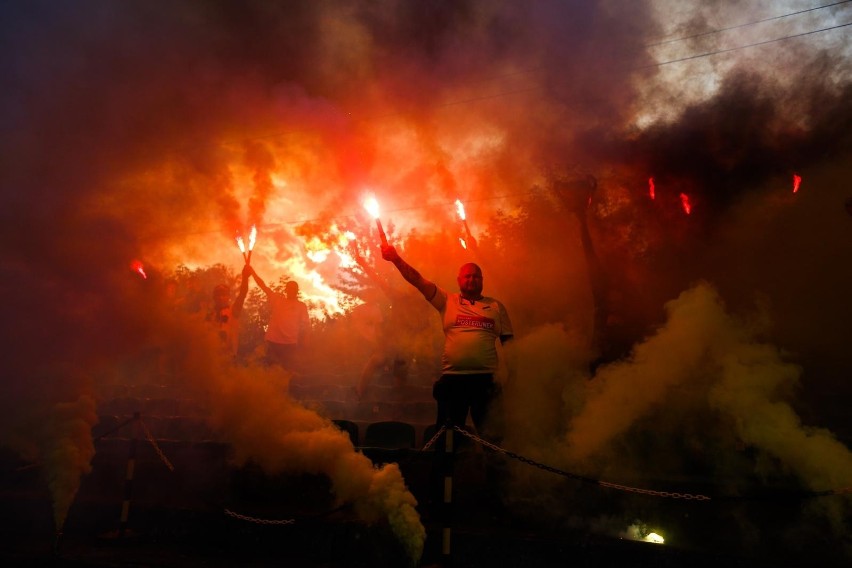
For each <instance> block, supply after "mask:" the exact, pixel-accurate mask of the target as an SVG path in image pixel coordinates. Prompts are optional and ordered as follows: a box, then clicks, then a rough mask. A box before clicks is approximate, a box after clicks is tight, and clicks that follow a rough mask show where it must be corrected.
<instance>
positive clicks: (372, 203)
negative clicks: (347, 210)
mask: <svg viewBox="0 0 852 568" xmlns="http://www.w3.org/2000/svg"><path fill="white" fill-rule="evenodd" d="M364 209H366V210H367V213H369V214H370V216H371V217H372V218H373V219H375V220H376V227H377V228H378V229H379V237H380V238H381V239H382V246H388V238H387V236H386V235H385V229H384V227H382V222H381V220H380V219H379V202H378V201H376V198H375V197H368V198H367V199H365V200H364Z"/></svg>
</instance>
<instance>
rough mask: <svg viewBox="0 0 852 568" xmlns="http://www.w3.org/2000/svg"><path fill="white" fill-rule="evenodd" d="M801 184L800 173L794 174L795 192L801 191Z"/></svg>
mask: <svg viewBox="0 0 852 568" xmlns="http://www.w3.org/2000/svg"><path fill="white" fill-rule="evenodd" d="M800 185H802V176H800V175H799V174H793V193H796V192H798V191H799V186H800Z"/></svg>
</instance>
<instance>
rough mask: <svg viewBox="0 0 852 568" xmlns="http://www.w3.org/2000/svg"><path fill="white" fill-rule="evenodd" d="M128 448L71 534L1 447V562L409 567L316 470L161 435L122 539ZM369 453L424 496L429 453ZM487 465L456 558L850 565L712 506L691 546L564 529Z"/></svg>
mask: <svg viewBox="0 0 852 568" xmlns="http://www.w3.org/2000/svg"><path fill="white" fill-rule="evenodd" d="M146 447H147V449H146ZM126 449H127V440H101V441H99V442H98V453H97V455H96V458H95V460H94V462H93V467H94V469H93V471H92V473H91V474H89V475H87V476H86V477H85V478H84V480H83V485H82V487H81V489H80V492H79V493H78V495H77V498H76V500H75V502H74V505H73V506H72V507H71V510H70V511H69V515H68V519H67V521H66V525H65V530H64V533H63V535H62V537H61V539H57V537H56V535H55V532H54V527H53V518H52V508H51V501H50V497H49V494H48V491H47V487H46V485H45V484H44V483H43V481H42V474H41V472H40V471H39V468H37V467H27V466H26V465H25V464H22V463H20V462H16V460H15V458H14V457H13V456H9V455H5V456H3V457H4V459H2V460H0V461H2V463H3V466H4V467H3V470H2V471H3V472H4V480H3V489H2V492H0V510H2V511H3V514H2V524H0V550H2V552H1V553H0V565H2V566H56V567H60V566H61V567H92V568H95V567H116V568H118V567H121V568H130V567H134V568H135V567H154V566H164V567H175V568H194V567H211V568H218V567H225V566H245V567H264V566H282V565H283V566H291V567H297V568H301V567H326V568H333V567H334V568H336V567H352V568H360V567H373V566H406V565H410V564H409V562H408V561H407V560H406V558H405V555H404V553H403V551H402V549H401V547H400V545H399V543H398V542H397V540H396V539H395V538H394V536H393V535H392V533H391V532H390V529H389V528H388V527H387V526H384V525H374V526H367V525H365V524H364V523H362V522H360V521H358V520H357V519H356V518H355V516H354V515H353V514H352V512H351V511H349V510H347V509H346V508H342V509H335V508H334V505H333V503H332V502H331V500H330V498H329V492H328V482H327V481H326V480H325V479H323V478H321V477H316V476H306V475H303V476H284V475H280V476H272V477H270V476H267V475H265V474H264V473H263V472H261V471H260V470H259V469H257V468H254V467H251V466H245V467H241V468H235V467H233V466H232V465H229V462H228V454H229V448H228V447H227V446H225V445H223V444H219V443H213V442H208V443H180V442H174V443H168V442H163V443H162V450H163V452H164V453H165V454H166V455H168V456H169V457H170V459H171V460H172V462H173V463H174V465H175V472H174V473H173V472H170V471H168V470H167V469H166V468H165V467H164V466H163V464H162V462H160V460H159V458H158V457H157V456H156V454H155V453H154V452H153V451H152V450H151V449H150V446H147V444H146V445H141V446H140V447H139V454H138V461H137V463H138V467H137V469H136V472H135V480H134V483H133V486H132V487H133V493H132V495H133V499H132V500H131V502H132V506H131V509H130V515H129V519H128V523H127V526H126V531H125V534H124V535H123V536H122V535H120V534H119V531H118V529H119V526H120V525H119V518H120V509H121V503H122V500H123V487H124V481H123V478H124V475H125V464H126V457H127V454H126ZM366 452H367V453H368V455H371V454H370V452H372V454H373V455H371V457H373V458H374V459H375V460H376V461H382V460H386V459H396V460H398V461H399V463H400V466H401V467H402V469H403V473H404V474H406V473H407V476H406V480H407V482H408V483H409V484H410V486H411V489H412V491H413V492H414V493H415V496H418V498H421V497H422V488H423V482H424V480H425V479H426V477H425V476H424V474H425V472H426V471H428V464H429V463H430V462H429V459H430V458H429V456H427V455H425V453H424V452H418V451H416V450H415V451H406V452H399V451H396V452H395V451H384V452H383V451H381V450H366ZM465 460H466V461H465ZM479 465H481V460H479V459H478V458H477V457H476V454H472V455H471V456H469V457H468V458H462V461H461V463H460V473H459V476H458V479H457V487H461V488H463V489H464V493H463V494H462V495H460V496H459V497H457V498H456V511H455V523H454V528H453V532H452V541H451V544H452V546H451V553H452V554H451V558H450V559H451V561H452V565H454V566H465V567H478V566H483V567H485V566H488V567H497V566H507V567H508V566H511V567H518V566H531V567H539V566H542V567H549V566H579V567H592V566H595V567H598V566H601V567H602V566H630V567H631V568H645V567H647V568H651V567H654V568H662V567H682V566H688V567H696V568H700V567H705V566H706V567H711V566H712V567H717V566H725V567H729V566H730V567H742V568H746V567H749V568H751V567H754V568H764V567H766V568H769V567H773V568H778V567H785V566H790V567H793V566H838V567H839V566H846V565H848V563H847V562H846V561H844V560H843V558H842V557H841V556H838V554H839V552H838V551H837V550H836V549H837V545H836V543H833V542H831V540H830V539H828V537H826V540H825V542H821V543H820V542H817V543H816V544H814V543H811V544H810V545H807V546H804V547H801V546H785V545H784V544H783V542H784V540H785V537H784V536H783V534H781V533H779V536H778V537H777V541H776V543H775V544H772V543H767V544H765V545H764V546H763V548H762V549H761V550H760V551H758V552H747V551H745V550H743V548H742V546H740V544H738V543H727V544H730V546H728V545H726V542H725V539H727V538H728V533H729V532H730V531H731V530H732V529H731V528H730V526H729V525H730V524H731V522H730V520H726V521H722V522H719V520H718V518H719V516H727V514H728V513H730V511H728V510H726V509H725V507H721V506H719V505H715V506H711V507H715V508H713V509H709V508H707V507H708V505H707V504H706V503H705V504H699V503H694V502H692V503H684V502H678V503H673V504H671V505H670V508H671V510H670V512H672V513H673V514H674V516H675V517H680V518H681V519H682V520H683V524H682V526H681V527H680V529H681V532H682V533H684V534H685V533H687V532H690V531H692V532H695V531H696V530H698V527H699V526H700V525H704V526H711V527H712V526H715V527H716V528H717V529H718V530H717V531H716V532H717V534H716V535H707V538H706V539H705V540H701V539H699V540H695V539H689V538H681V539H680V542H675V543H671V544H670V543H667V544H665V545H656V544H649V543H643V542H636V541H631V540H625V539H620V538H617V537H615V536H612V535H603V534H595V533H594V532H591V531H589V530H587V529H583V530H581V529H576V528H573V529H572V528H565V527H566V524H565V523H563V522H562V521H560V520H558V519H556V520H554V519H548V520H546V521H545V520H542V519H535V518H531V517H530V516H528V515H524V513H522V512H518V511H508V510H506V509H504V508H501V507H497V506H495V505H494V501H493V499H492V498H491V497H489V490H488V488H487V487H484V486H483V485H482V484H481V483H480V481H481V479H480V478H479V477H477V474H476V473H475V472H473V473H471V471H472V470H475V469H476V468H477V467H479ZM471 468H472V469H471ZM178 472H181V473H178ZM601 491H602V490H601V489H600V488H591V489H589V490H588V491H587V492H585V494H586V495H587V496H588V498H587V501H588V502H587V503H583V502H578V503H577V506H578V510H581V509H583V508H585V507H587V506H589V503H591V502H596V504H597V506H600V507H606V501H607V497H606V495H603V496H602V495H601V494H600V492H601ZM457 493H461V491H459V492H457ZM610 498H611V497H610ZM635 498H638V499H652V498H651V497H645V496H640V497H635ZM649 505H650V504H649ZM736 506H741V505H736ZM796 506H797V507H798V505H796ZM702 507H703V509H702ZM773 507H774V510H773ZM786 508H788V506H786V505H784V506H781V509H778V506H771V507H769V508H768V509H767V511H766V513H765V518H766V519H771V518H773V517H775V516H777V515H780V514H781V513H783V510H782V509H786ZM225 509H229V510H232V511H235V512H238V513H242V514H245V515H249V516H252V517H257V518H261V519H290V518H293V519H295V522H294V523H293V524H286V525H268V524H257V523H255V522H249V521H245V520H240V519H237V518H234V517H232V516H229V515H226V514H225V513H224V511H225ZM690 511H692V514H690ZM424 513H428V511H424ZM714 523H716V524H715V525H714ZM424 525H425V526H426V529H427V541H426V548H425V551H424V555H423V558H422V559H421V561H420V563H419V564H418V565H419V566H432V565H439V564H440V563H441V562H442V560H443V557H442V555H441V542H442V532H441V529H442V527H443V523H442V522H437V521H435V520H434V519H433V518H430V516H426V517H425V519H424ZM560 525H561V526H560ZM672 532H673V533H676V532H677V531H674V530H673V531H672ZM766 532H768V531H766ZM779 544H780V548H779V547H778V546H777V545H779ZM787 544H788V545H789V543H787ZM847 558H848V557H847Z"/></svg>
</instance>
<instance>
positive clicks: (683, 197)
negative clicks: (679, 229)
mask: <svg viewBox="0 0 852 568" xmlns="http://www.w3.org/2000/svg"><path fill="white" fill-rule="evenodd" d="M680 205H681V207H683V212H684V213H686V214H687V215H689V214H690V213H692V204H691V203H690V202H689V196H688V195H687V194H685V193H681V194H680Z"/></svg>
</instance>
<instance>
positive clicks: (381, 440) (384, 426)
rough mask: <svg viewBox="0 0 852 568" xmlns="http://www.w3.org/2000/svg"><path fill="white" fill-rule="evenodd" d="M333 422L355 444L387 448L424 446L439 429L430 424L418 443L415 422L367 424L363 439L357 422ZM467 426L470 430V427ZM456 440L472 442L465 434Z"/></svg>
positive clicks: (464, 444)
mask: <svg viewBox="0 0 852 568" xmlns="http://www.w3.org/2000/svg"><path fill="white" fill-rule="evenodd" d="M332 422H334V424H335V425H336V426H337V427H338V428H340V429H341V430H343V431H344V432H346V433H347V434H349V439H350V440H351V441H352V445H353V446H356V447H366V448H381V449H386V450H403V449H415V448H416V449H419V448H422V447H423V446H425V445H426V443H427V442H429V440H431V439H432V437H433V436H435V433H436V432H437V431H438V428H437V426H436V425H435V424H429V425H428V426H426V427H425V428H424V429H423V436H422V441H421V442H420V444H417V436H416V429H415V427H414V425H413V424H409V423H408V422H399V421H396V420H386V421H382V422H372V423H370V424H367V427H366V428H365V430H364V439H363V440H362V439H361V437H360V428H359V427H358V424H357V423H355V422H353V421H351V420H332ZM465 428H466V429H467V430H468V431H470V428H468V427H465ZM456 440H457V444H458V445H459V446H460V447H464V446H467V445H470V443H471V441H470V439H469V438H467V437H465V436H458V437H457V438H456ZM430 449H433V448H430Z"/></svg>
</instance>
